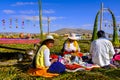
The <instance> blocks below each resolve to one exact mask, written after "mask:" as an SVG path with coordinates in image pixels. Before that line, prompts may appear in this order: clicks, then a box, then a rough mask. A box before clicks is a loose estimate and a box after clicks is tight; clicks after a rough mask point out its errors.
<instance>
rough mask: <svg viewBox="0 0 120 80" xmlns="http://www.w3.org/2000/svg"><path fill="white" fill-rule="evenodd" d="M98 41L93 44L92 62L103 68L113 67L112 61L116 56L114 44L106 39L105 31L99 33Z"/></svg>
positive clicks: (91, 51) (91, 50) (91, 49)
mask: <svg viewBox="0 0 120 80" xmlns="http://www.w3.org/2000/svg"><path fill="white" fill-rule="evenodd" d="M97 35H98V39H97V40H95V41H93V42H92V43H91V48H90V53H91V55H92V62H93V63H94V64H98V65H99V66H101V67H104V66H108V65H111V64H110V60H111V59H112V57H113V55H114V54H115V51H114V48H113V45H112V43H111V42H110V41H109V40H107V39H106V38H105V33H104V31H102V30H100V31H98V33H97Z"/></svg>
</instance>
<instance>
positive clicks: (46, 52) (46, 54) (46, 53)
mask: <svg viewBox="0 0 120 80" xmlns="http://www.w3.org/2000/svg"><path fill="white" fill-rule="evenodd" d="M44 61H45V66H47V67H49V66H50V65H51V62H50V50H49V49H45V50H44Z"/></svg>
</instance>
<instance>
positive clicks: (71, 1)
mask: <svg viewBox="0 0 120 80" xmlns="http://www.w3.org/2000/svg"><path fill="white" fill-rule="evenodd" d="M101 3H103V4H104V8H110V9H111V10H112V12H113V13H114V15H115V17H116V20H117V24H119V23H120V8H119V5H120V0H42V27H43V32H47V31H48V21H47V19H48V17H49V19H50V23H49V27H50V32H53V31H56V30H59V29H62V28H73V29H78V28H82V29H88V30H93V25H94V20H95V16H96V14H97V12H98V11H99V10H100V7H101ZM0 20H1V21H0V32H24V33H40V27H39V5H38V0H0ZM103 20H104V21H103V22H104V23H103V24H107V25H109V24H111V21H112V19H111V15H110V14H109V13H108V12H107V11H104V15H103ZM103 26H104V25H103ZM102 29H103V30H108V31H111V30H112V27H110V26H106V27H103V28H102Z"/></svg>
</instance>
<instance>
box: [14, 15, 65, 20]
mask: <svg viewBox="0 0 120 80" xmlns="http://www.w3.org/2000/svg"><path fill="white" fill-rule="evenodd" d="M13 17H15V18H18V19H24V20H31V21H39V16H28V15H14V16H13ZM49 18H50V20H51V21H52V20H58V19H64V17H55V16H54V17H49ZM47 19H48V17H46V16H43V17H42V20H43V21H47Z"/></svg>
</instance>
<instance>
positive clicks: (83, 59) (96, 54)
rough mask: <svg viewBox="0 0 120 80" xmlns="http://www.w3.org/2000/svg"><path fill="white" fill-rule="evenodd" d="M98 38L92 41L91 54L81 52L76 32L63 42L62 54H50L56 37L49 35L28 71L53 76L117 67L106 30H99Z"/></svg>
mask: <svg viewBox="0 0 120 80" xmlns="http://www.w3.org/2000/svg"><path fill="white" fill-rule="evenodd" d="M97 35H98V39H97V40H95V41H93V42H92V43H91V47H90V54H89V55H84V54H83V53H81V52H80V47H79V44H78V43H77V40H76V37H75V35H74V34H70V36H69V37H68V39H67V40H66V41H65V43H64V44H63V49H62V54H61V55H59V56H57V55H50V48H51V47H53V45H54V41H55V40H54V38H53V36H51V35H48V36H47V38H46V39H45V40H44V41H43V42H42V43H41V46H40V47H39V49H38V51H37V52H36V54H35V56H34V58H33V60H32V63H31V65H30V68H29V70H28V73H29V74H30V75H32V76H43V77H53V76H58V75H59V74H61V73H63V72H64V71H68V72H70V71H71V72H74V71H75V69H77V70H91V69H92V68H100V67H102V68H107V69H108V68H115V69H116V68H117V67H116V66H115V65H114V64H113V63H112V62H111V61H112V58H113V56H114V55H115V51H114V48H113V46H112V43H111V42H110V41H109V40H107V39H106V38H105V33H104V31H102V30H101V31H98V33H97Z"/></svg>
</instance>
